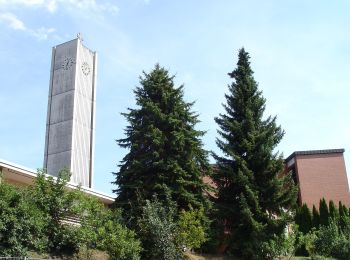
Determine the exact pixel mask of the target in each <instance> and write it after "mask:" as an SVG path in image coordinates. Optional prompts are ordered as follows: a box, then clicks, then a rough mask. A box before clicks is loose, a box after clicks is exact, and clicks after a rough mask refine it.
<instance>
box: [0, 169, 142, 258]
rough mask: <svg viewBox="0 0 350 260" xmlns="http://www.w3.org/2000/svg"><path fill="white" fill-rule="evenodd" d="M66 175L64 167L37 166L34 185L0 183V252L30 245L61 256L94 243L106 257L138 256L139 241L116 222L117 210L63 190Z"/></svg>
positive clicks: (20, 253)
mask: <svg viewBox="0 0 350 260" xmlns="http://www.w3.org/2000/svg"><path fill="white" fill-rule="evenodd" d="M69 176H70V174H69V172H68V171H67V170H62V171H61V172H60V173H59V176H58V177H57V178H53V177H47V176H46V175H45V174H44V172H43V171H39V172H38V176H37V178H36V180H35V183H34V185H33V186H32V187H30V188H28V189H21V190H17V189H16V188H14V187H12V186H10V185H7V184H3V183H0V255H8V256H24V255H26V254H27V252H28V250H31V251H35V252H39V253H49V254H54V255H60V256H62V257H64V256H71V255H73V254H74V253H78V252H79V251H81V249H82V248H86V249H87V251H86V252H89V249H91V248H94V249H99V250H104V251H107V252H108V253H109V255H110V257H111V258H112V259H139V255H140V252H141V245H140V241H139V240H138V239H136V235H135V233H134V232H133V231H131V230H129V229H128V228H126V227H125V226H124V225H123V224H122V223H121V222H122V221H121V216H120V213H118V212H116V211H114V212H112V211H111V210H110V209H108V208H105V207H104V205H102V204H101V203H100V202H98V201H97V200H96V199H95V198H91V197H87V196H85V195H84V194H83V193H82V192H81V191H79V190H68V189H67V188H66V187H65V185H66V183H67V182H68V180H69ZM74 220H75V221H76V220H78V221H79V222H80V223H79V225H76V224H72V221H74ZM68 223H69V224H68Z"/></svg>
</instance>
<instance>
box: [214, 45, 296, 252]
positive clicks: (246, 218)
mask: <svg viewBox="0 0 350 260" xmlns="http://www.w3.org/2000/svg"><path fill="white" fill-rule="evenodd" d="M249 59H250V57H249V54H248V53H247V52H246V51H245V50H244V49H243V48H242V49H241V50H240V51H239V55H238V63H237V68H236V69H235V70H234V71H233V72H231V73H229V74H228V75H229V76H230V77H231V78H232V79H233V82H232V84H231V85H229V86H228V87H229V93H228V94H226V95H225V97H226V102H227V103H226V104H224V108H225V111H226V113H225V114H220V116H219V117H217V118H215V121H216V123H217V124H218V125H219V127H220V130H218V133H219V135H220V138H218V139H217V141H216V142H217V145H218V147H219V148H220V150H221V151H222V152H223V156H219V155H217V154H214V158H215V159H216V161H217V172H215V174H214V180H215V182H216V184H217V187H218V194H217V195H218V198H217V201H216V202H217V207H218V217H217V218H218V219H219V220H220V221H221V223H222V224H223V226H224V227H223V229H226V230H227V231H228V233H229V234H230V238H229V242H228V251H230V253H232V254H235V255H238V256H243V257H245V258H254V257H255V258H256V257H257V258H261V257H265V256H266V255H268V252H266V250H265V249H264V248H263V247H264V245H266V244H267V243H269V241H271V240H273V239H274V238H276V237H279V236H282V235H283V232H284V228H285V227H286V225H287V222H288V221H287V220H288V218H289V216H288V214H287V213H286V212H287V211H288V209H290V208H291V207H292V206H293V205H294V204H295V202H296V194H297V188H296V186H295V185H294V182H293V180H292V178H291V175H290V174H282V172H283V169H284V162H283V158H282V156H281V155H280V154H279V153H278V152H275V151H274V150H275V148H276V146H277V144H278V143H279V142H280V141H281V139H282V137H283V134H284V132H283V130H282V129H281V127H280V126H277V125H276V117H267V118H266V119H264V118H263V114H264V110H265V102H266V101H265V98H264V97H263V96H262V92H261V91H260V90H259V89H258V84H257V82H256V81H255V80H254V78H253V71H252V69H251V67H250V62H249ZM226 234H227V233H226ZM264 254H265V255H264Z"/></svg>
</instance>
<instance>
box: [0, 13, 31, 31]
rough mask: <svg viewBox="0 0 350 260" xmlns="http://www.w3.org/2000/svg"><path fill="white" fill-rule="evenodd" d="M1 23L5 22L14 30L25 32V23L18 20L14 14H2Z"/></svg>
mask: <svg viewBox="0 0 350 260" xmlns="http://www.w3.org/2000/svg"><path fill="white" fill-rule="evenodd" d="M0 21H3V22H5V23H7V24H8V26H9V27H11V28H12V29H14V30H21V31H25V30H26V27H25V25H24V23H23V22H22V21H21V20H20V19H18V18H17V16H16V15H14V14H13V13H2V14H0Z"/></svg>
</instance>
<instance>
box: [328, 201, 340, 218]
mask: <svg viewBox="0 0 350 260" xmlns="http://www.w3.org/2000/svg"><path fill="white" fill-rule="evenodd" d="M329 218H330V220H331V221H333V222H336V223H338V221H339V211H338V209H337V207H336V206H335V204H334V202H333V201H332V200H330V201H329Z"/></svg>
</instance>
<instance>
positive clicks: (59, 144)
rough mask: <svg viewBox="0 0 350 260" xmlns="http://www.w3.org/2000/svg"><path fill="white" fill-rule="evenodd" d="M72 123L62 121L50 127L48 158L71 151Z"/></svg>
mask: <svg viewBox="0 0 350 260" xmlns="http://www.w3.org/2000/svg"><path fill="white" fill-rule="evenodd" d="M72 127H73V121H72V120H70V121H64V122H60V123H57V124H54V125H50V130H49V147H48V156H49V157H50V155H51V154H55V153H60V152H65V151H68V150H71V149H72Z"/></svg>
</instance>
